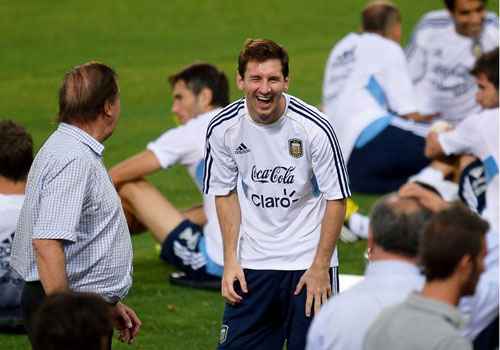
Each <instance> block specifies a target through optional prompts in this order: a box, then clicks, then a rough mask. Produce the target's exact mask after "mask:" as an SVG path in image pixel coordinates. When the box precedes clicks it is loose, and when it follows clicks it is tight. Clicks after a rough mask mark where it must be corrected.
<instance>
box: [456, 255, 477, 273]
mask: <svg viewBox="0 0 500 350" xmlns="http://www.w3.org/2000/svg"><path fill="white" fill-rule="evenodd" d="M472 265H473V262H472V258H471V256H470V255H468V254H467V255H464V256H462V257H461V258H460V261H459V262H458V264H457V268H456V269H455V272H457V273H458V274H459V276H461V277H462V276H463V277H464V278H468V276H469V273H470V270H471V269H472Z"/></svg>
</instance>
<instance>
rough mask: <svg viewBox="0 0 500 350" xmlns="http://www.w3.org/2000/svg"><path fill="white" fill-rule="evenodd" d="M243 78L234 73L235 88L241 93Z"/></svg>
mask: <svg viewBox="0 0 500 350" xmlns="http://www.w3.org/2000/svg"><path fill="white" fill-rule="evenodd" d="M243 81H244V79H243V77H242V76H241V75H240V73H239V72H236V86H237V87H238V89H240V90H241V91H243Z"/></svg>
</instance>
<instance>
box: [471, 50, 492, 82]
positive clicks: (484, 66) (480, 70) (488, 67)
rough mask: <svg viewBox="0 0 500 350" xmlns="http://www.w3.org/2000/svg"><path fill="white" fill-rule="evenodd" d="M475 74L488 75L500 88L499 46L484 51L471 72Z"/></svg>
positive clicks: (490, 80)
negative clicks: (499, 70) (499, 73)
mask: <svg viewBox="0 0 500 350" xmlns="http://www.w3.org/2000/svg"><path fill="white" fill-rule="evenodd" d="M470 73H471V74H472V75H474V76H476V77H477V76H479V74H484V75H486V78H488V80H489V82H490V83H492V84H493V85H495V87H496V88H497V90H498V47H497V48H495V49H494V50H492V51H490V52H485V53H483V54H482V55H481V56H480V57H479V58H478V59H477V61H476V63H475V64H474V68H472V70H471V72H470Z"/></svg>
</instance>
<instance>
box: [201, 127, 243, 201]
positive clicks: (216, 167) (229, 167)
mask: <svg viewBox="0 0 500 350" xmlns="http://www.w3.org/2000/svg"><path fill="white" fill-rule="evenodd" d="M205 147H206V149H205V173H204V176H203V179H204V180H203V192H204V193H205V194H213V195H215V196H224V195H227V194H229V192H231V191H232V190H234V189H235V188H236V184H237V179H238V167H237V165H236V162H235V160H234V158H233V157H232V154H231V151H230V149H229V148H228V147H227V146H226V145H225V140H224V133H222V132H221V133H218V132H213V130H211V128H210V127H209V129H208V130H207V139H206V144H205Z"/></svg>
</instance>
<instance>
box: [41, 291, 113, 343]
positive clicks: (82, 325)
mask: <svg viewBox="0 0 500 350" xmlns="http://www.w3.org/2000/svg"><path fill="white" fill-rule="evenodd" d="M33 328H34V330H33V333H34V335H33V350H68V349H72V350H106V349H109V345H110V344H111V335H112V334H113V317H112V312H111V308H110V306H109V304H108V303H106V301H105V300H104V299H102V298H101V297H99V296H98V295H95V294H91V293H75V292H65V293H58V294H53V295H51V296H49V297H47V298H46V299H45V301H44V302H43V304H42V305H41V306H40V308H39V309H38V311H37V312H36V314H35V316H34V321H33Z"/></svg>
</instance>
